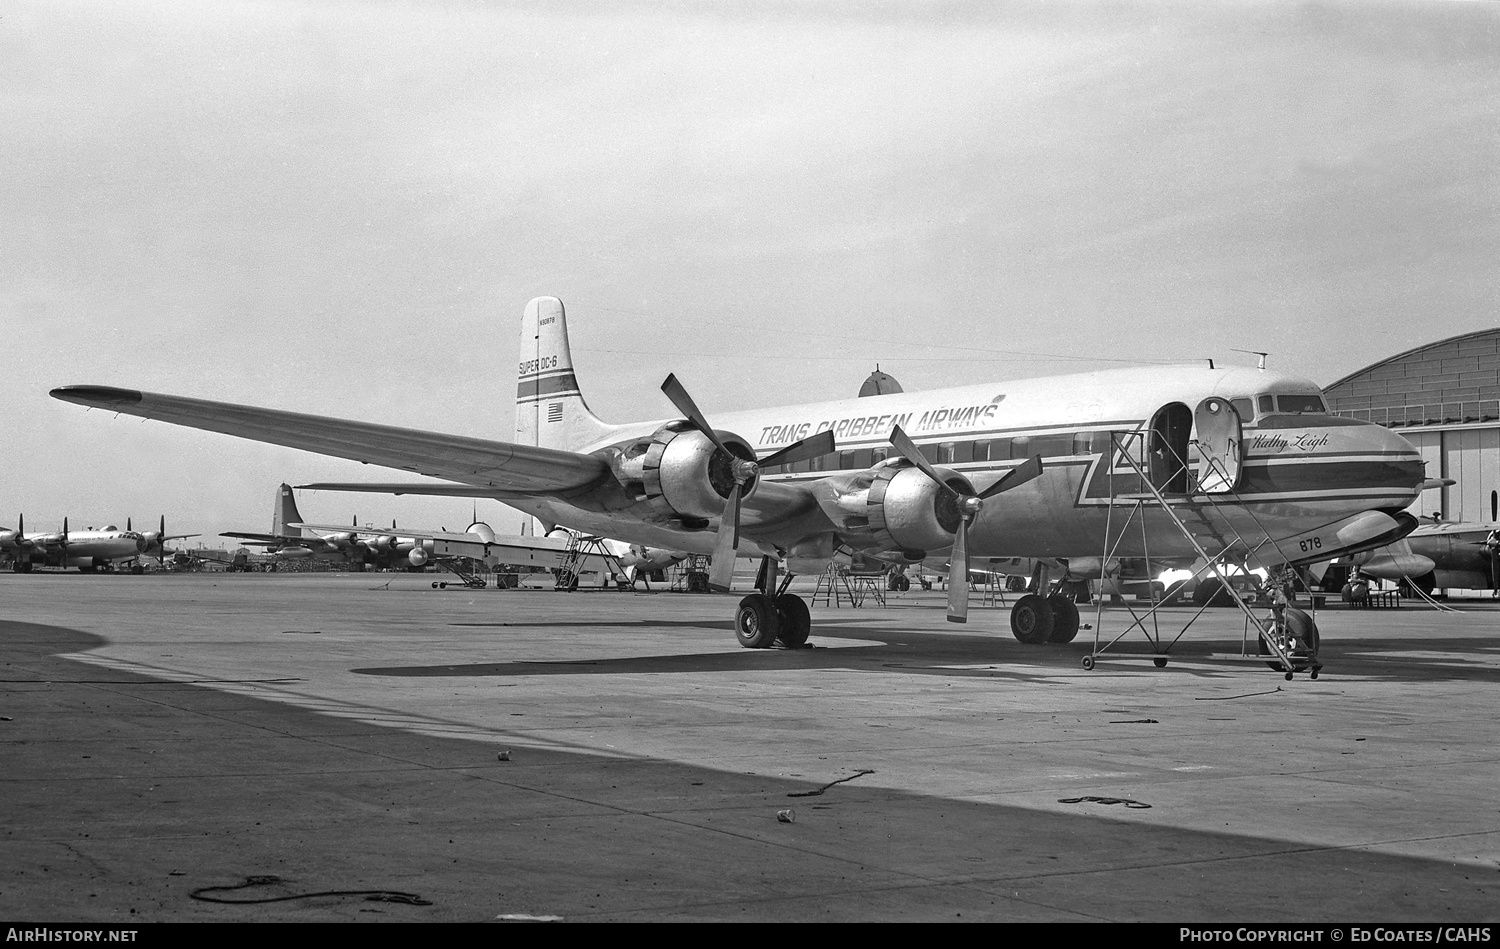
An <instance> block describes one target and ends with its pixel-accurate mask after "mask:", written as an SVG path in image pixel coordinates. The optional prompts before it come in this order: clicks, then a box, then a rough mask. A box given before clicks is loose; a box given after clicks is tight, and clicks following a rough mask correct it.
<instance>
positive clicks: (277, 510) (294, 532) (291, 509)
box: [271, 484, 302, 537]
mask: <svg viewBox="0 0 1500 949" xmlns="http://www.w3.org/2000/svg"><path fill="white" fill-rule="evenodd" d="M301 523H302V515H301V514H300V513H298V511H297V499H296V498H295V497H293V496H292V486H291V485H289V484H283V485H282V486H281V487H279V488H277V489H276V506H275V507H274V508H272V511H271V533H272V534H275V535H276V536H278V537H301V536H302V528H300V527H290V526H288V525H290V524H301Z"/></svg>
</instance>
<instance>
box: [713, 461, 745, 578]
mask: <svg viewBox="0 0 1500 949" xmlns="http://www.w3.org/2000/svg"><path fill="white" fill-rule="evenodd" d="M739 546H740V485H739V483H738V482H736V483H735V486H734V487H732V488H730V489H729V500H727V501H725V502H724V516H723V517H722V518H721V519H720V521H719V534H718V536H717V537H716V538H715V539H714V558H713V563H711V564H710V565H709V568H708V588H709V589H710V590H713V591H714V592H715V593H728V592H729V584H730V583H731V582H732V581H733V579H734V561H735V556H736V551H738V550H739Z"/></svg>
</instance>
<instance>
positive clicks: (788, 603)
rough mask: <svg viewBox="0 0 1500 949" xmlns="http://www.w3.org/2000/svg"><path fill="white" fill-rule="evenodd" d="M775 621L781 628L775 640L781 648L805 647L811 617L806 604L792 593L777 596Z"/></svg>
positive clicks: (809, 630) (810, 629) (809, 631)
mask: <svg viewBox="0 0 1500 949" xmlns="http://www.w3.org/2000/svg"><path fill="white" fill-rule="evenodd" d="M742 605H743V604H742ZM776 619H777V621H778V623H779V625H780V627H781V632H780V633H778V634H777V636H776V638H777V640H778V641H779V642H780V643H781V644H782V645H783V646H786V647H787V648H788V649H796V648H798V647H799V646H805V645H807V637H808V634H809V633H811V632H812V616H811V615H810V614H809V613H808V612H807V603H806V602H804V601H803V599H802V597H800V596H797V595H795V594H792V593H783V594H781V596H778V597H777V598H776Z"/></svg>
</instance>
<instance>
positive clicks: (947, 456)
mask: <svg viewBox="0 0 1500 949" xmlns="http://www.w3.org/2000/svg"><path fill="white" fill-rule="evenodd" d="M937 463H938V464H940V465H951V464H953V442H943V443H942V444H940V445H938V453H937Z"/></svg>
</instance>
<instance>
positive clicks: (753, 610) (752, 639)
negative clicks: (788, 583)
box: [734, 593, 780, 649]
mask: <svg viewBox="0 0 1500 949" xmlns="http://www.w3.org/2000/svg"><path fill="white" fill-rule="evenodd" d="M778 619H779V617H778V616H777V615H776V607H775V605H774V604H772V602H771V598H770V597H768V596H766V595H765V594H764V593H752V594H750V595H749V596H747V597H745V598H744V599H743V600H741V601H740V606H739V609H737V610H735V613H734V635H735V638H736V639H738V640H739V641H740V645H741V646H744V647H745V648H746V649H768V648H770V647H771V646H773V645H775V643H776V635H777V633H778V632H779V626H780V623H779V622H777V620H778Z"/></svg>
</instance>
